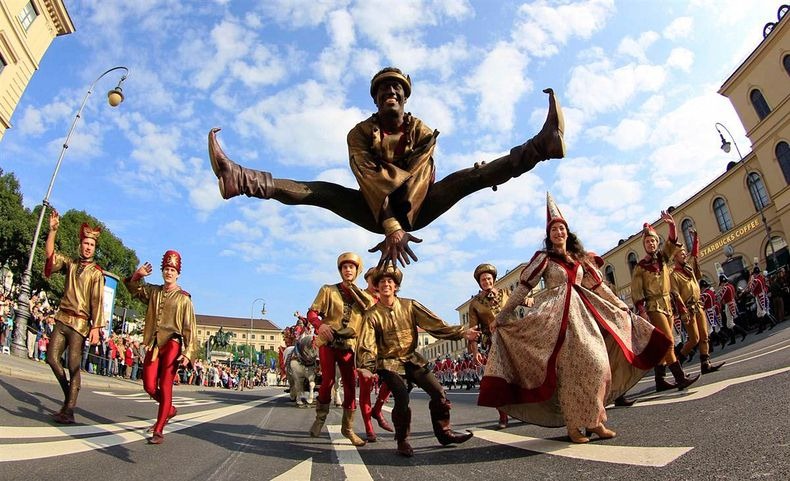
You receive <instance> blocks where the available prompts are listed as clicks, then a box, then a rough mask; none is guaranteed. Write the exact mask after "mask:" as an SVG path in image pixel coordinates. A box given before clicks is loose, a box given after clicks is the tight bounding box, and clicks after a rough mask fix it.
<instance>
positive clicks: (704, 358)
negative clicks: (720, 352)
mask: <svg viewBox="0 0 790 481" xmlns="http://www.w3.org/2000/svg"><path fill="white" fill-rule="evenodd" d="M725 362H726V361H722V362H717V363H716V364H713V363H712V362H710V355H709V354H700V356H699V365H700V372H701V373H702V374H710V373H712V372H716V371H718V370H719V369H720V368H721V367H722V366H723V365H724V363H725Z"/></svg>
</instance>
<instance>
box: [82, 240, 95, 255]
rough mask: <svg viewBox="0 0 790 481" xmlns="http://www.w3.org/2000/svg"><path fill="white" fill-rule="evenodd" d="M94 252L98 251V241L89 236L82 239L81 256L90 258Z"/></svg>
mask: <svg viewBox="0 0 790 481" xmlns="http://www.w3.org/2000/svg"><path fill="white" fill-rule="evenodd" d="M94 253H96V241H95V240H94V239H89V238H87V237H86V238H84V239H82V242H80V256H82V257H83V258H85V259H90V258H91V257H93V254H94Z"/></svg>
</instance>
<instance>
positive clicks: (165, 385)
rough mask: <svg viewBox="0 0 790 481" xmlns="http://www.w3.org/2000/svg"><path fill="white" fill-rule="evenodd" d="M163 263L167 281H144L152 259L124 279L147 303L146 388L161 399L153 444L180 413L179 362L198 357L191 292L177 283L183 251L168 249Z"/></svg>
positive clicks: (140, 298) (152, 395)
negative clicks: (176, 402) (176, 383)
mask: <svg viewBox="0 0 790 481" xmlns="http://www.w3.org/2000/svg"><path fill="white" fill-rule="evenodd" d="M161 267H162V279H163V280H164V282H165V283H164V285H154V284H146V283H144V282H141V280H142V279H143V278H144V277H146V276H148V275H150V274H151V272H153V267H152V266H151V264H150V263H149V262H146V263H145V264H143V265H142V266H140V267H139V268H138V269H137V270H136V271H135V272H134V274H132V276H131V277H129V278H128V279H126V280H124V284H125V285H126V288H127V289H129V292H130V293H131V294H132V296H133V297H136V298H137V299H139V300H141V301H142V302H144V303H145V304H147V305H148V309H147V310H146V311H145V328H144V330H143V344H145V346H146V347H147V352H146V354H145V360H144V362H143V389H145V392H147V393H148V394H149V395H150V396H151V397H152V398H154V399H155V400H156V401H157V402H158V403H159V410H158V412H157V416H156V423H155V424H154V427H153V429H152V431H153V436H152V437H151V439H150V441H149V442H150V443H151V444H161V443H162V442H163V441H164V436H163V434H162V430H163V429H164V427H165V425H166V424H167V423H168V421H170V419H172V418H173V416H175V415H176V414H177V411H176V408H175V407H174V406H173V379H174V378H175V376H176V372H177V371H178V367H179V366H187V365H189V364H190V363H191V362H192V361H193V360H194V359H195V354H196V353H197V348H198V346H197V342H196V341H197V340H196V337H195V327H196V325H197V324H196V322H195V308H194V307H193V305H192V296H190V295H189V293H188V292H187V291H185V290H183V289H181V287H180V286H179V285H178V277H179V276H180V275H181V254H179V253H178V252H176V251H174V250H169V251H167V252H165V255H164V256H162V266H161Z"/></svg>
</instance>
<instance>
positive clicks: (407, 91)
mask: <svg viewBox="0 0 790 481" xmlns="http://www.w3.org/2000/svg"><path fill="white" fill-rule="evenodd" d="M387 79H394V80H397V81H398V82H400V84H401V85H402V86H403V93H404V95H406V98H409V96H410V95H411V77H409V76H408V75H403V72H401V71H400V70H399V69H397V68H394V67H387V68H384V69H382V70H380V71H379V72H378V73H377V74H376V75H374V76H373V78H372V79H370V96H371V97H373V98H374V99H375V98H376V87H377V86H378V84H379V82H382V81H384V80H387Z"/></svg>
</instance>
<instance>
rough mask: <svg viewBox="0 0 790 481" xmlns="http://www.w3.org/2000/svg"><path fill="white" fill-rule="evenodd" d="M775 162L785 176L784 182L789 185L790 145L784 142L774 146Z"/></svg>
mask: <svg viewBox="0 0 790 481" xmlns="http://www.w3.org/2000/svg"><path fill="white" fill-rule="evenodd" d="M775 153H776V160H777V161H778V162H779V167H780V168H781V169H782V173H783V174H784V175H785V182H787V183H788V184H790V145H788V144H787V142H785V141H784V140H783V141H781V142H779V143H778V144H776V150H775Z"/></svg>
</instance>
